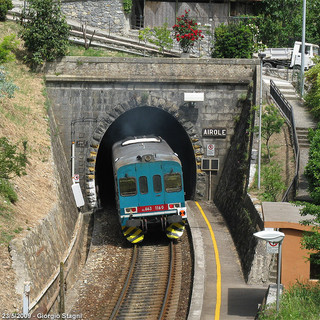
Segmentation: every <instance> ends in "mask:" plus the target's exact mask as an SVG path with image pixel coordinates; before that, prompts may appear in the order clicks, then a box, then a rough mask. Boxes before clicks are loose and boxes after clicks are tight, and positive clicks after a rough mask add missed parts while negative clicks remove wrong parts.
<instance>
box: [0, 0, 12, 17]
mask: <svg viewBox="0 0 320 320" xmlns="http://www.w3.org/2000/svg"><path fill="white" fill-rule="evenodd" d="M12 8H13V4H12V0H0V21H4V20H5V19H6V15H7V13H8V11H9V10H11V9H12Z"/></svg>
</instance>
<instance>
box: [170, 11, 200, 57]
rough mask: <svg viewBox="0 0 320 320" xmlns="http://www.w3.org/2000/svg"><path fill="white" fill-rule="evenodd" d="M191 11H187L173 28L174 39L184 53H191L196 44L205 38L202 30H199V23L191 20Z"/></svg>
mask: <svg viewBox="0 0 320 320" xmlns="http://www.w3.org/2000/svg"><path fill="white" fill-rule="evenodd" d="M189 12H190V10H188V11H187V10H185V14H183V15H181V16H179V17H177V23H176V24H175V25H174V26H173V27H172V28H173V31H174V38H175V39H176V40H177V41H178V43H179V44H180V47H181V49H182V51H183V52H189V51H190V48H191V47H193V46H194V44H195V42H196V41H198V40H201V39H202V38H204V36H203V35H202V34H201V33H202V30H199V29H198V25H197V23H196V22H195V21H194V20H193V19H191V18H189Z"/></svg>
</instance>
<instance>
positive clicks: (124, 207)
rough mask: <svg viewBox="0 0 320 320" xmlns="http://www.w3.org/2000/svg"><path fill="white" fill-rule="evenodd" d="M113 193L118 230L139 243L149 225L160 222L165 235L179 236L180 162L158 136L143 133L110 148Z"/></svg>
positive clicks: (181, 212) (182, 221)
mask: <svg viewBox="0 0 320 320" xmlns="http://www.w3.org/2000/svg"><path fill="white" fill-rule="evenodd" d="M112 158H113V159H112V160H113V173H114V180H115V193H116V200H117V206H118V213H119V218H120V223H121V227H122V232H123V234H124V236H125V237H126V238H127V240H128V241H130V242H131V243H139V242H141V241H142V240H143V238H144V234H145V233H146V232H147V230H148V226H150V224H161V225H162V229H163V230H164V231H165V232H166V235H167V237H168V238H171V239H177V238H179V237H181V236H182V234H183V231H184V227H185V222H186V219H187V212H186V208H185V198H184V188H183V177H182V168H181V162H180V160H179V158H178V156H177V154H176V153H174V152H173V150H172V149H171V148H170V147H169V145H168V144H167V143H166V141H164V140H163V139H162V138H160V137H157V136H143V137H133V138H128V139H125V140H123V141H119V142H116V143H115V144H114V145H113V147H112Z"/></svg>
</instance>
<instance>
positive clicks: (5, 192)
mask: <svg viewBox="0 0 320 320" xmlns="http://www.w3.org/2000/svg"><path fill="white" fill-rule="evenodd" d="M0 194H1V195H2V196H3V197H4V198H5V199H6V200H8V201H10V202H11V203H15V202H16V201H17V200H18V196H17V193H16V192H15V190H14V188H13V187H12V185H11V183H10V182H9V181H8V180H7V179H0Z"/></svg>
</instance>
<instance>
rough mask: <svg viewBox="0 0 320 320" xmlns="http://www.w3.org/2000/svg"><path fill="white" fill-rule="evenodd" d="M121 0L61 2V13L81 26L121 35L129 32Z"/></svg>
mask: <svg viewBox="0 0 320 320" xmlns="http://www.w3.org/2000/svg"><path fill="white" fill-rule="evenodd" d="M122 6H123V4H122V0H113V1H111V0H62V3H61V11H62V13H63V14H64V15H65V16H66V17H67V18H68V19H73V20H75V21H78V22H79V23H81V24H83V25H84V24H85V23H87V25H88V26H91V27H96V28H99V29H103V30H108V31H109V32H111V33H118V34H123V33H127V31H128V30H129V20H128V17H126V15H125V14H124V12H123V7H122Z"/></svg>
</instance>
